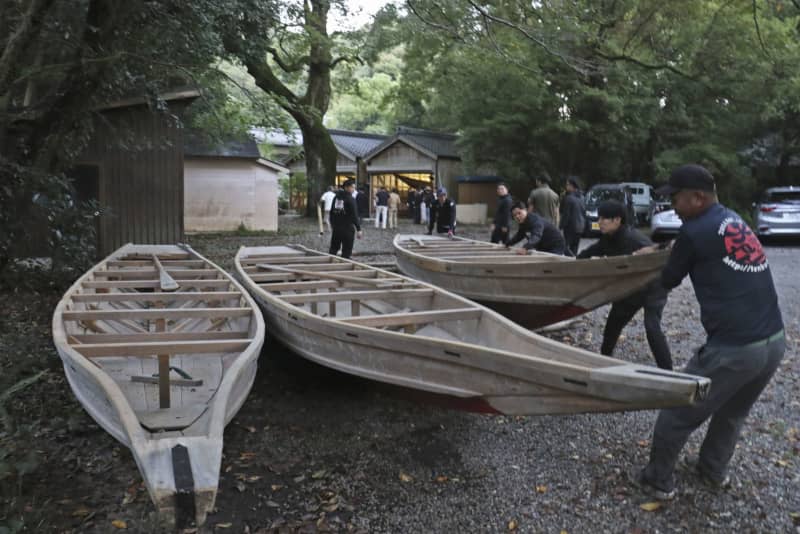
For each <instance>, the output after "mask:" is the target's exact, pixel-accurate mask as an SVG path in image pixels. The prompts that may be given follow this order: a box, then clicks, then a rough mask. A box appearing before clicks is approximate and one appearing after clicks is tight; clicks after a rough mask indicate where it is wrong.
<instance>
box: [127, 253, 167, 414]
mask: <svg viewBox="0 0 800 534" xmlns="http://www.w3.org/2000/svg"><path fill="white" fill-rule="evenodd" d="M153 259H154V260H156V257H155V256H153ZM163 282H164V280H163V279H162V284H161V289H165V288H164V283H163ZM167 283H169V282H167ZM173 284H174V281H173ZM175 288H176V289H177V284H175ZM159 306H163V305H162V304H159ZM166 330H167V321H166V320H165V319H156V333H159V334H160V333H164V332H166ZM131 344H132V345H133V343H131ZM169 406H170V396H169V353H167V352H160V353H159V354H158V407H159V408H161V409H162V410H163V409H164V408H169Z"/></svg>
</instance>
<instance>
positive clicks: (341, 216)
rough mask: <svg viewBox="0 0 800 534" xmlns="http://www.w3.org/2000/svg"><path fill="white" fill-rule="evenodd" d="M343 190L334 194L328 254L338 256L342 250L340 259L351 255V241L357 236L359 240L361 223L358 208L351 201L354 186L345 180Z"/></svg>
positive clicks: (353, 183)
mask: <svg viewBox="0 0 800 534" xmlns="http://www.w3.org/2000/svg"><path fill="white" fill-rule="evenodd" d="M342 187H343V189H340V190H339V191H337V192H336V196H335V197H334V199H333V206H332V207H331V226H332V227H333V232H332V233H331V246H330V249H328V254H338V253H339V249H340V248H341V249H342V257H343V258H349V257H350V255H351V254H352V253H353V241H354V238H355V236H356V235H357V236H358V238H359V239H361V222H360V220H359V218H358V207H357V206H356V201H355V199H353V191H355V189H356V184H355V182H354V181H353V180H347V181H346V182H345V183H344V184H343V185H342Z"/></svg>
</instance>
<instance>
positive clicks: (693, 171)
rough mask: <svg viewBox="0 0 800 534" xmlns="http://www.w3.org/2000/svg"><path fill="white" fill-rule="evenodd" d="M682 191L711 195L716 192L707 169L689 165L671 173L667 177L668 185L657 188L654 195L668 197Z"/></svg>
mask: <svg viewBox="0 0 800 534" xmlns="http://www.w3.org/2000/svg"><path fill="white" fill-rule="evenodd" d="M684 189H691V190H694V191H708V192H710V193H713V192H715V191H716V190H717V186H716V184H715V183H714V177H713V176H712V175H711V173H710V172H709V171H708V169H706V168H705V167H703V166H702V165H695V164H694V163H690V164H688V165H683V166H681V167H678V168H677V169H675V170H674V171H672V174H670V175H669V183H667V185H665V186H662V187H659V188H658V189H657V190H656V193H658V194H660V195H665V196H670V195H674V194H675V193H677V192H678V191H682V190H684Z"/></svg>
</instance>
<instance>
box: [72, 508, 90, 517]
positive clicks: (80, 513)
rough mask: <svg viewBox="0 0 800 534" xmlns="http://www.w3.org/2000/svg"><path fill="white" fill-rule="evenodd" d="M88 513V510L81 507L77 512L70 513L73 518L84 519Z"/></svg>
mask: <svg viewBox="0 0 800 534" xmlns="http://www.w3.org/2000/svg"><path fill="white" fill-rule="evenodd" d="M90 513H91V512H90V511H89V509H88V508H86V507H85V506H81V507H80V508H78V509H77V510H75V511H74V512H72V516H73V517H86V516H87V515H89V514H90Z"/></svg>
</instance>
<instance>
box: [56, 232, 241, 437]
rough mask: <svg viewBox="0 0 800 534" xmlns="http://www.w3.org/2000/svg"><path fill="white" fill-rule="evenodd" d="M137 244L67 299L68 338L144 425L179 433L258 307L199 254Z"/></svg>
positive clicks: (215, 383) (194, 416)
mask: <svg viewBox="0 0 800 534" xmlns="http://www.w3.org/2000/svg"><path fill="white" fill-rule="evenodd" d="M134 247H135V248H130V249H125V250H127V252H123V253H121V254H120V255H118V256H116V257H113V259H109V260H107V261H106V262H104V263H101V264H100V265H99V266H98V267H97V268H96V269H95V270H93V271H92V272H91V273H90V274H89V276H87V277H84V278H83V279H82V280H81V281H80V282H79V287H78V288H77V289H76V290H75V291H73V292H72V293H70V294H68V295H67V296H66V297H65V299H66V303H65V307H64V309H63V311H62V315H61V320H62V321H63V325H64V331H65V334H66V342H67V343H68V345H69V346H70V347H71V348H72V349H74V350H75V351H76V352H78V353H79V354H81V355H82V356H84V357H85V358H87V359H88V360H89V361H90V362H92V364H94V365H96V366H97V367H99V368H100V369H102V370H103V371H104V372H105V373H106V374H107V375H108V376H110V377H111V378H112V379H113V380H114V381H115V382H116V384H117V385H118V386H119V389H120V390H121V391H122V393H123V395H124V396H125V397H126V398H127V400H128V402H129V404H130V405H131V407H132V408H133V410H134V411H135V412H136V414H137V417H138V418H139V422H140V423H141V425H142V426H143V427H144V428H145V429H146V430H149V431H151V432H157V431H181V430H184V429H186V428H187V427H189V426H191V425H193V424H195V423H199V422H200V421H202V419H201V418H202V417H203V415H204V413H205V412H207V411H208V406H209V403H210V402H211V401H212V399H213V398H214V395H215V393H216V391H217V388H218V387H219V385H220V382H221V381H222V377H223V376H224V374H225V371H226V369H227V368H228V367H229V366H230V364H231V363H232V362H233V361H234V360H235V358H236V357H237V356H239V355H240V353H241V352H242V351H243V350H245V349H247V347H248V346H249V345H250V344H251V342H252V341H253V338H254V336H255V335H256V329H257V325H256V324H255V323H256V321H255V320H254V310H253V308H252V306H251V305H250V304H249V302H250V301H248V300H247V299H245V297H244V295H243V294H242V292H241V290H240V289H239V287H238V286H236V285H235V284H233V283H232V281H231V279H230V278H229V277H228V275H226V274H224V273H223V272H222V271H220V270H219V269H217V268H216V267H215V266H214V265H212V264H211V263H209V262H208V261H206V260H204V259H203V258H201V257H200V256H199V255H196V254H194V253H192V252H191V251H186V250H182V249H181V248H179V247H176V246H174V247H173V246H157V247H156V246H152V247H149V249H148V248H147V247H144V246H134ZM199 433H202V430H200V432H199Z"/></svg>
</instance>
